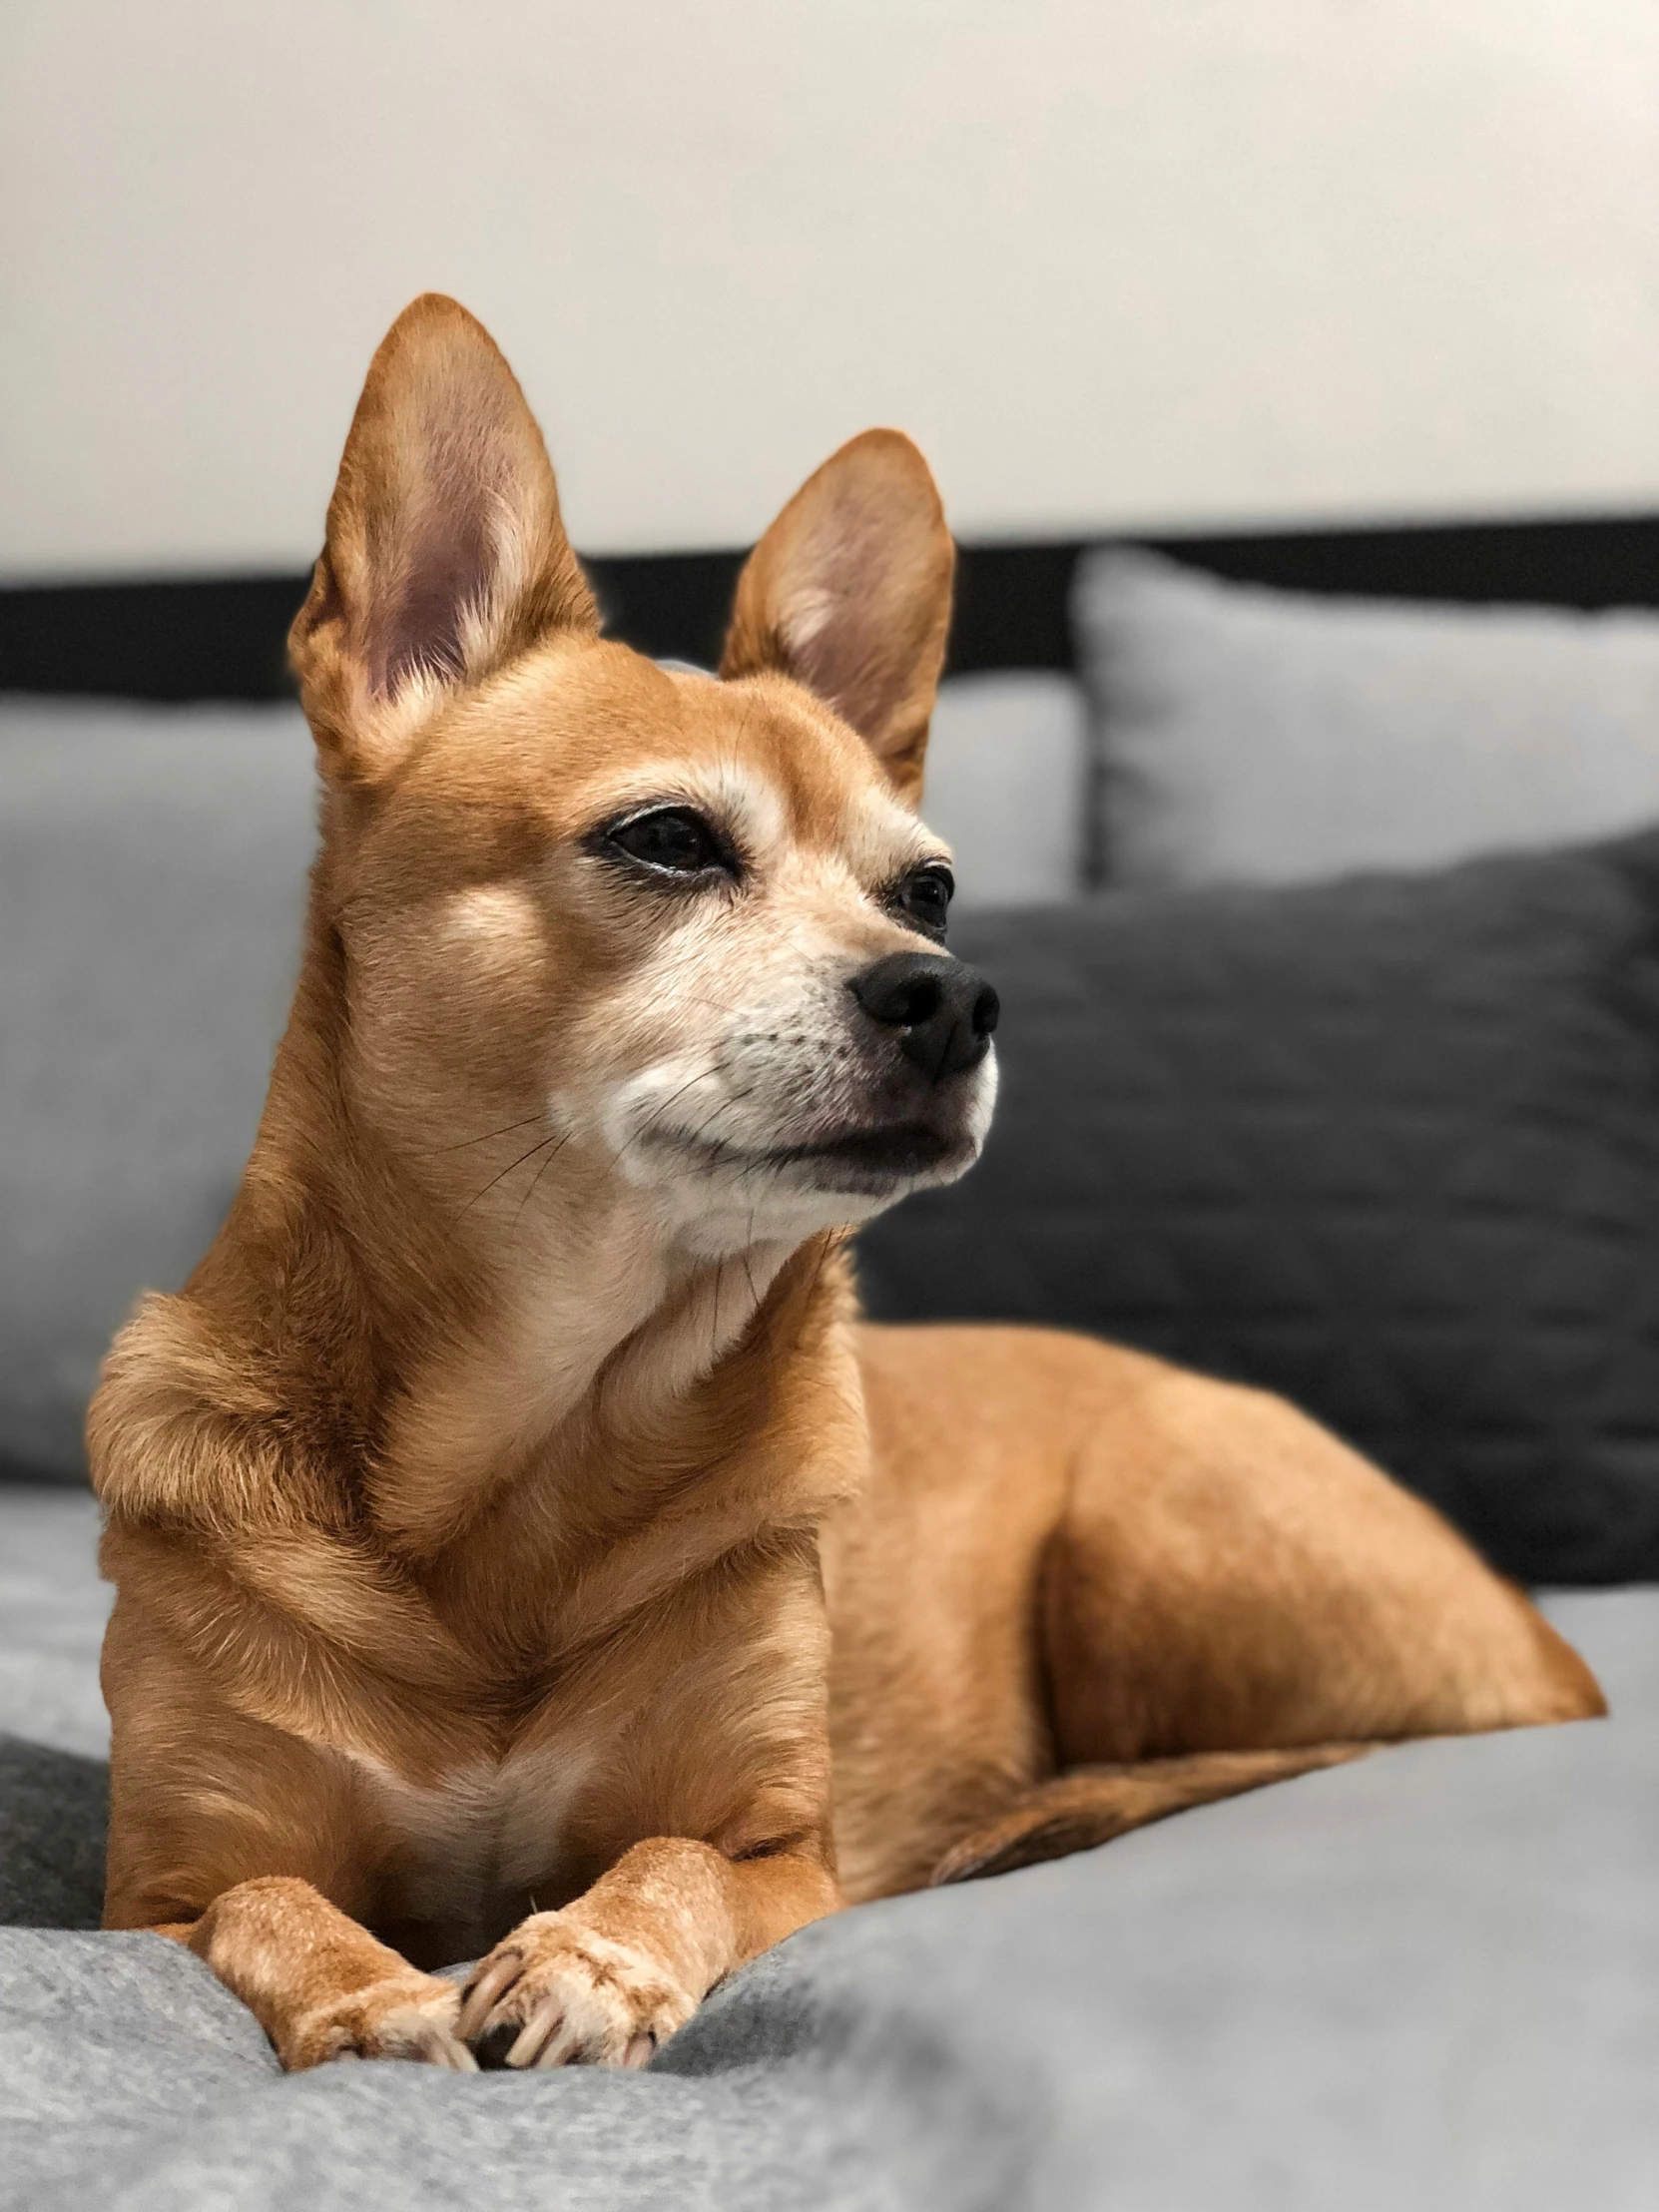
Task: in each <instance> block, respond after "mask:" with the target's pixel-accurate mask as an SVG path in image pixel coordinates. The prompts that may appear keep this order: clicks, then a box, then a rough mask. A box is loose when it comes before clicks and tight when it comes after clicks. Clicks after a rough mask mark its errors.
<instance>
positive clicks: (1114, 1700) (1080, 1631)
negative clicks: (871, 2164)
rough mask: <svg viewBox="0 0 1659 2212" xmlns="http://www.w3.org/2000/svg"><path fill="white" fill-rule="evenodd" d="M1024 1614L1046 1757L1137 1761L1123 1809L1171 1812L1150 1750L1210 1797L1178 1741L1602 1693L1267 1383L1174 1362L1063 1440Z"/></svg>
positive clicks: (1547, 1714) (1222, 1747)
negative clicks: (1030, 1629)
mask: <svg viewBox="0 0 1659 2212" xmlns="http://www.w3.org/2000/svg"><path fill="white" fill-rule="evenodd" d="M1038 1621H1039V1629H1038V1634H1039V1642H1040V1648H1041V1654H1042V1660H1043V1664H1044V1669H1045V1673H1046V1677H1047V1688H1048V1695H1049V1704H1050V1713H1051V1718H1052V1725H1053V1739H1054V1749H1055V1753H1056V1763H1057V1765H1058V1766H1059V1767H1060V1768H1061V1769H1062V1770H1066V1769H1075V1768H1080V1767H1099V1766H1102V1765H1107V1766H1112V1767H1118V1768H1123V1767H1128V1768H1131V1769H1133V1770H1134V1771H1136V1772H1142V1771H1144V1772H1146V1773H1147V1774H1148V1776H1149V1780H1148V1781H1147V1783H1146V1784H1145V1788H1146V1789H1147V1790H1149V1791H1150V1792H1151V1796H1150V1798H1147V1799H1145V1800H1144V1801H1143V1799H1142V1797H1141V1796H1140V1795H1139V1794H1138V1793H1137V1792H1131V1793H1130V1795H1129V1796H1128V1797H1127V1798H1126V1799H1125V1801H1124V1802H1125V1803H1126V1804H1140V1803H1142V1802H1146V1803H1149V1804H1152V1805H1154V1807H1155V1808H1156V1809H1155V1810H1153V1811H1151V1812H1147V1813H1138V1814H1135V1815H1133V1816H1132V1817H1130V1818H1127V1819H1126V1820H1125V1821H1124V1822H1123V1825H1125V1826H1134V1825H1137V1822H1138V1821H1139V1820H1140V1819H1143V1818H1156V1817H1157V1811H1158V1810H1174V1809H1175V1800H1176V1798H1178V1797H1179V1793H1180V1791H1181V1789H1182V1787H1183V1785H1182V1782H1181V1780H1180V1778H1179V1776H1178V1775H1177V1774H1176V1772H1175V1771H1174V1768H1173V1767H1166V1766H1165V1765H1164V1763H1165V1762H1172V1761H1173V1762H1179V1763H1180V1764H1181V1765H1182V1766H1183V1767H1184V1768H1187V1769H1190V1770H1191V1771H1192V1775H1193V1780H1192V1782H1191V1784H1190V1785H1189V1786H1190V1787H1191V1788H1192V1790H1193V1792H1194V1795H1193V1796H1192V1797H1191V1798H1190V1799H1189V1800H1188V1801H1187V1802H1191V1803H1197V1802H1200V1801H1201V1800H1202V1799H1203V1798H1206V1797H1215V1796H1224V1795H1228V1794H1230V1791H1229V1789H1228V1787H1227V1785H1226V1782H1225V1779H1224V1775H1223V1772H1222V1770H1219V1769H1218V1770H1216V1771H1215V1772H1214V1773H1213V1774H1212V1775H1211V1776H1210V1778H1209V1779H1208V1781H1206V1779H1205V1777H1204V1775H1203V1774H1202V1773H1200V1772H1199V1766H1200V1762H1198V1761H1196V1760H1194V1759H1193V1758H1192V1757H1191V1755H1193V1754H1203V1755H1206V1756H1207V1757H1208V1756H1212V1755H1232V1756H1235V1757H1237V1756H1238V1755H1256V1756H1261V1755H1277V1756H1280V1757H1288V1755H1300V1757H1301V1760H1302V1765H1303V1766H1307V1765H1322V1764H1328V1763H1329V1762H1330V1758H1331V1756H1333V1754H1332V1753H1331V1752H1330V1750H1329V1748H1328V1747H1332V1746H1355V1745H1360V1744H1365V1743H1378V1742H1389V1741H1398V1740H1400V1739H1402V1738H1405V1737H1412V1736H1443V1735H1462V1734H1467V1733H1471V1732H1473V1731H1476V1730H1481V1729H1491V1728H1517V1727H1525V1726H1528V1725H1531V1724H1534V1723H1537V1722H1544V1721H1563V1720H1574V1719H1578V1718H1581V1717H1584V1716H1587V1715H1591V1714H1596V1713H1600V1712H1602V1711H1603V1710H1605V1708H1604V1706H1603V1703H1602V1699H1601V1695H1600V1692H1599V1690H1598V1689H1597V1687H1596V1683H1595V1680H1594V1677H1593V1676H1592V1675H1591V1673H1590V1671H1589V1669H1588V1668H1587V1667H1586V1666H1585V1665H1584V1663H1583V1662H1582V1660H1580V1659H1579V1657H1578V1655H1577V1654H1576V1652H1574V1651H1573V1650H1572V1649H1571V1648H1570V1647H1569V1646H1568V1645H1567V1644H1565V1643H1564V1642H1563V1641H1562V1640H1561V1638H1560V1637H1559V1636H1557V1635H1556V1634H1555V1632H1554V1631H1553V1629H1551V1628H1550V1626H1549V1625H1548V1623H1547V1622H1546V1621H1545V1620H1544V1619H1543V1618H1542V1617H1541V1615H1540V1614H1538V1613H1537V1612H1536V1611H1535V1610H1534V1608H1533V1607H1532V1606H1531V1605H1530V1604H1529V1603H1528V1601H1527V1599H1526V1598H1525V1597H1524V1596H1523V1595H1522V1593H1521V1592H1520V1591H1519V1590H1517V1589H1515V1588H1514V1587H1513V1586H1512V1585H1511V1584H1510V1583H1507V1582H1505V1581H1503V1580H1502V1579H1501V1578H1500V1577H1499V1576H1497V1575H1496V1574H1494V1573H1493V1572H1492V1571H1491V1569H1490V1568H1489V1567H1487V1566H1486V1564H1485V1563H1484V1561H1483V1560H1481V1559H1480V1558H1479V1557H1478V1555H1477V1554H1476V1553H1475V1552H1474V1551H1473V1550H1472V1549H1471V1548H1470V1546H1469V1545H1468V1544H1467V1543H1465V1542H1464V1540H1463V1539H1462V1537H1461V1536H1459V1535H1458V1534H1457V1533H1456V1531H1455V1530H1454V1529H1452V1528H1451V1527H1450V1526H1449V1525H1448V1524H1447V1523H1446V1522H1445V1521H1443V1520H1442V1519H1441V1518H1440V1516H1439V1515H1438V1514H1437V1513H1435V1512H1434V1511H1432V1510H1431V1508H1429V1507H1428V1506H1426V1505H1424V1504H1423V1503H1422V1502H1421V1500H1420V1499H1418V1498H1415V1497H1413V1496H1411V1495H1410V1494H1409V1493H1408V1492H1407V1491H1405V1490H1403V1489H1401V1488H1400V1487H1399V1486H1398V1485H1397V1484H1396V1483H1393V1482H1391V1481H1389V1480H1388V1478H1387V1477H1386V1476H1385V1475H1383V1473H1382V1472H1381V1471H1380V1470H1379V1469H1378V1468H1376V1467H1374V1466H1372V1465H1371V1464H1370V1463H1369V1462H1368V1461H1366V1460H1365V1459H1363V1458H1361V1457H1360V1455H1359V1454H1358V1453H1357V1452H1355V1451H1352V1450H1350V1449H1349V1447H1348V1446H1347V1445H1346V1444H1344V1443H1342V1442H1340V1441H1339V1440H1338V1438H1336V1437H1335V1436H1333V1435H1331V1434H1329V1433H1328V1432H1327V1431H1326V1430H1324V1429H1322V1428H1320V1427H1319V1426H1318V1425H1317V1424H1316V1423H1315V1422H1313V1421H1311V1420H1309V1419H1307V1418H1306V1417H1305V1416H1304V1415H1303V1414H1301V1413H1298V1412H1297V1411H1296V1410H1295V1409H1294V1408H1293V1407H1291V1406H1289V1405H1287V1404H1284V1403H1283V1402H1282V1401H1280V1400H1279V1399H1276V1398H1272V1397H1269V1396H1266V1395H1265V1394H1263V1393H1262V1392H1261V1391H1257V1390H1248V1389H1241V1388H1238V1387H1236V1386H1234V1385H1232V1384H1228V1383H1212V1382H1206V1381H1202V1380H1201V1379H1199V1378H1198V1377H1196V1376H1189V1375H1184V1374H1181V1373H1180V1372H1179V1371H1177V1370H1174V1369H1162V1370H1154V1371H1152V1372H1151V1374H1150V1377H1149V1380H1148V1382H1147V1384H1146V1386H1145V1387H1144V1388H1143V1390H1142V1391H1141V1392H1140V1393H1139V1394H1138V1397H1137V1400H1136V1401H1135V1402H1134V1403H1133V1405H1132V1406H1127V1407H1125V1408H1124V1409H1123V1411H1122V1413H1121V1414H1120V1416H1119V1418H1118V1419H1117V1420H1116V1421H1115V1422H1113V1423H1111V1424H1109V1426H1108V1428H1107V1429H1106V1430H1105V1432H1103V1433H1100V1434H1098V1435H1096V1436H1093V1437H1091V1438H1090V1439H1089V1440H1088V1441H1087V1442H1086V1443H1085V1444H1084V1446H1083V1448H1082V1449H1081V1450H1080V1451H1079V1452H1078V1455H1077V1459H1076V1462H1075V1464H1074V1468H1073V1474H1072V1479H1071V1483H1070V1486H1069V1493H1068V1497H1067V1501H1066V1505H1065V1509H1064V1511H1063V1513H1062V1515H1061V1518H1060V1522H1059V1525H1058V1526H1057V1527H1056V1529H1055V1530H1054V1532H1053V1534H1052V1536H1051V1538H1050V1541H1049V1545H1048V1549H1047V1553H1046V1556H1045V1559H1044V1563H1043V1572H1042V1587H1041V1590H1040V1592H1039V1595H1038ZM1336 1756H1352V1752H1339V1753H1337V1754H1336ZM1144 1761H1152V1762H1154V1763H1155V1765H1154V1767H1153V1768H1151V1769H1147V1770H1142V1768H1141V1762H1144ZM1240 1771H1241V1774H1243V1773H1244V1772H1245V1770H1244V1769H1242V1768H1241V1770H1240ZM1284 1771H1286V1772H1287V1773H1293V1772H1299V1771H1302V1768H1301V1767H1300V1766H1299V1765H1298V1764H1297V1763H1296V1759H1295V1758H1294V1757H1291V1758H1289V1763H1288V1764H1287V1765H1286V1767H1285V1770H1284ZM1159 1773H1163V1774H1164V1775H1165V1780H1164V1781H1163V1782H1162V1783H1159V1781H1158V1780H1157V1776H1158V1774H1159ZM1255 1779H1260V1780H1266V1779H1269V1776H1268V1775H1267V1774H1266V1773H1262V1774H1260V1775H1258V1776H1256V1777H1255ZM1249 1786H1250V1778H1249V1777H1248V1775H1246V1778H1245V1779H1242V1780H1240V1781H1239V1782H1238V1783H1237V1784H1236V1785H1235V1787H1238V1788H1248V1787H1249ZM1119 1787H1120V1788H1122V1787H1126V1785H1123V1784H1120V1785H1119ZM1166 1797H1167V1798H1168V1799H1169V1802H1168V1803H1163V1802H1162V1801H1163V1799H1165V1798H1166Z"/></svg>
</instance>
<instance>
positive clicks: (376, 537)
mask: <svg viewBox="0 0 1659 2212" xmlns="http://www.w3.org/2000/svg"><path fill="white" fill-rule="evenodd" d="M598 627H599V617H598V612H597V610H596V608H595V606H594V602H593V595H592V594H591V593H590V591H589V590H588V587H587V583H586V580H585V579H584V577H583V575H582V571H581V569H580V568H579V567H578V566H577V563H576V556H575V554H574V553H572V551H571V549H570V541H569V539H568V538H567V537H566V536H565V532H564V525H563V523H562V522H561V521H560V519H559V493H558V487H557V485H556V484H555V482H554V479H553V469H552V464H551V463H550V462H549V460H548V458H547V448H546V447H545V446H544V445H543V443H542V437H541V432H540V430H538V429H537V427H536V421H535V417H534V416H533V415H532V414H531V412H530V409H529V407H528V406H527V405H526V403H525V399H524V394H523V392H521V391H520V390H519V387H518V382H517V379H516V378H515V377H514V375H513V372H512V370H511V369H510V368H509V367H508V366H507V363H506V361H505V360H504V359H503V358H502V356H501V353H500V351H499V349H498V348H497V346H496V344H495V342H494V340H493V339H492V338H491V337H490V335H489V332H488V331H487V330H485V329H484V327H483V325H482V324H481V323H479V322H475V321H474V320H473V318H472V316H471V315H469V314H468V313H467V311H466V309H465V308H464V307H461V306H458V305H457V304H456V302H455V301H454V300H453V299H446V298H444V297H443V296H442V295H441V294H440V293H437V292H427V293H426V294H424V295H423V296H422V297H421V298H419V299H416V300H415V301H414V302H413V304H412V305H410V306H407V307H405V308H404V310H403V312H402V313H401V314H400V315H399V316H398V318H397V320H396V321H395V322H394V323H393V324H392V326H391V328H390V329H389V330H388V331H387V333H386V335H385V337H384V338H383V339H382V340H381V343H380V348H379V350H378V352H377V353H376V354H375V356H374V359H373V360H372V362H371V363H370V364H369V370H368V377H367V380H366V382H365V383H364V385H363V392H362V397H361V398H360V399H359V400H358V402H357V411H356V413H355V415H354V416H353V417H352V420H351V429H350V433H349V435H348V436H347V438H346V441H345V453H344V456H343V458H342V459H341V461H340V468H339V480H338V482H337V483H336V484H335V486H334V496H333V498H332V499H331V500H330V501H329V502H328V529H327V536H326V539H325V542H324V545H323V550H322V557H321V559H320V560H319V561H318V562H317V564H316V570H315V574H314V575H313V577H312V579H311V588H310V592H309V594H308V595H307V597H306V600H305V604H304V605H303V607H301V608H300V610H299V614H298V616H297V617H296V619H295V621H294V625H293V628H292V630H291V631H290V633H289V636H288V651H289V654H290V655H291V657H292V661H293V666H294V670H295V673H296V674H297V675H298V678H299V687H300V696H301V698H302V699H303V701H304V706H305V712H306V714H307V716H308V717H309V719H310V724H311V728H312V730H313V731H314V733H315V735H316V742H317V751H318V755H319V757H320V759H321V763H322V768H323V772H324V774H325V775H327V776H328V777H329V778H330V779H331V780H333V781H335V782H338V783H371V782H373V781H374V779H375V778H376V777H378V776H380V775H382V774H384V773H385V772H386V771H387V770H388V769H390V768H392V767H393V766H395V764H396V762H397V760H398V759H399V758H400V756H401V754H402V752H403V750H404V748H405V747H406V745H407V744H408V741H409V739H410V738H411V737H412V735H413V734H414V732H415V731H416V730H417V729H418V728H419V727H420V725H421V724H422V723H423V722H424V721H425V720H426V718H427V716H428V715H429V714H430V713H431V711H432V710H433V708H434V707H436V706H437V705H438V704H439V702H440V701H441V700H442V699H443V698H444V697H445V696H446V695H447V694H448V693H449V692H451V691H453V690H454V689H455V688H457V687H458V686H460V685H463V684H469V683H476V682H478V681H479V680H480V679H482V678H483V677H485V676H487V675H489V674H490V673H491V671H492V670H494V669H497V668H499V667H501V666H502V664H503V663H504V662H506V661H508V660H510V659H511V658H512V657H513V655H514V654H516V653H520V652H522V651H523V650H524V649H525V648H526V647H527V646H529V645H532V644H534V643H535V642H536V641H537V639H539V638H541V637H544V636H546V635H547V634H548V633H549V632H551V631H555V630H569V631H577V632H585V633H588V634H590V635H591V634H593V633H595V632H596V631H597V630H598Z"/></svg>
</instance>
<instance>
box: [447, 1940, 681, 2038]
mask: <svg viewBox="0 0 1659 2212" xmlns="http://www.w3.org/2000/svg"><path fill="white" fill-rule="evenodd" d="M697 2002H698V2000H697V1997H696V1995H695V1994H693V1993H692V1992H691V1991H690V1990H687V1989H685V1988H682V1987H681V1986H680V1985H679V1984H678V1983H677V1982H676V1981H675V1980H674V1978H673V1976H672V1975H671V1974H670V1973H669V1971H668V1970H667V1969H666V1968H665V1967H664V1965H663V1964H662V1962H661V1961H660V1960H658V1959H656V1958H653V1957H652V1956H651V1955H650V1954H649V1953H648V1952H646V1951H644V1950H641V1949H637V1948H636V1947H635V1946H634V1945H633V1944H631V1943H619V1942H613V1941H612V1940H611V1939H610V1938H609V1937H607V1936H596V1935H594V1934H592V1933H591V1931H589V1930H587V1929H584V1928H582V1927H580V1926H579V1925H577V1924H576V1923H574V1922H572V1921H570V1920H569V1919H567V1918H566V1916H565V1915H564V1914H562V1913H534V1914H532V1915H531V1917H530V1918H529V1920H527V1921H523V1922H521V1923H520V1924H519V1926H518V1927H517V1928H515V1929H514V1930H513V1932H512V1934H511V1935H510V1936H506V1937H505V1938H504V1939H503V1940H502V1941H501V1942H499V1943H497V1945H496V1946H495V1948H494V1950H492V1951H491V1952H490V1954H489V1956H488V1957H487V1958H486V1959H485V1960H484V1961H483V1963H482V1965H481V1966H480V1967H479V1968H478V1970H477V1972H476V1973H475V1974H474V1975H473V1977H472V1979H471V1981H470V1982H469V1983H468V1984H467V1987H466V1991H465V1994H464V1996H463V1998H462V2002H461V2016H460V2019H459V2021H458V2023H457V2026H456V2033H457V2034H459V2035H460V2036H461V2037H462V2038H463V2040H464V2041H466V2042H468V2043H470V2044H471V2045H472V2047H473V2049H474V2050H475V2051H476V2052H477V2054H478V2060H479V2063H480V2064H481V2065H485V2066H569V2065H595V2066H643V2065H644V2064H645V2062H646V2060H647V2059H648V2058H649V2057H650V2056H651V2053H652V2052H653V2051H654V2050H655V2049H656V2048H657V2046H658V2045H659V2044H660V2043H665V2042H667V2040H668V2038H669V2037H670V2036H671V2035H672V2034H673V2033H674V2031H675V2029H676V2028H677V2027H683V2026H684V2025H685V2023H686V2021H687V2020H689V2019H690V2018H691V2016H692V2014H693V2013H694V2012H695V2011H696V2010H697Z"/></svg>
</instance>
